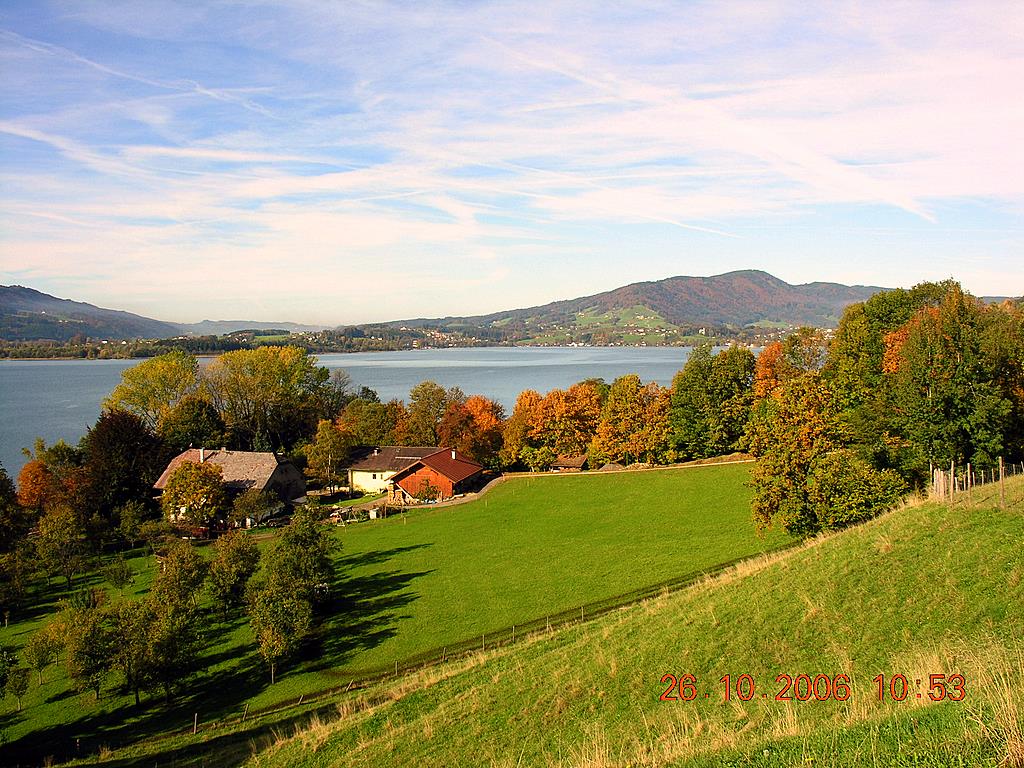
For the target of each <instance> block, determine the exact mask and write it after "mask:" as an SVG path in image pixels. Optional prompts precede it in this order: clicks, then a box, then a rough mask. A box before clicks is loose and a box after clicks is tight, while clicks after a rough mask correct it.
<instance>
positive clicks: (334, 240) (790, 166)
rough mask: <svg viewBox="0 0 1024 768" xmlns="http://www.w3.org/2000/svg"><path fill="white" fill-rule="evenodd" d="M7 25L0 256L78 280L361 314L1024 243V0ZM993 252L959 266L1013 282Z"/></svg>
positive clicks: (40, 16)
mask: <svg viewBox="0 0 1024 768" xmlns="http://www.w3.org/2000/svg"><path fill="white" fill-rule="evenodd" d="M5 26H6V27H7V30H4V31H0V56H2V57H3V59H2V61H3V66H4V68H5V72H6V73H7V74H8V76H7V77H6V78H5V81H4V85H3V86H2V87H3V89H4V95H5V98H4V99H3V101H2V102H0V103H2V104H3V106H2V107H0V153H2V158H3V161H2V162H3V166H2V168H0V201H2V205H3V213H0V231H2V232H3V235H0V237H2V238H3V239H2V240H0V268H2V269H3V270H4V271H7V272H12V273H13V271H14V269H19V270H31V271H32V272H31V273H32V274H34V275H43V276H48V277H45V279H44V280H43V281H42V283H41V285H42V287H43V288H47V287H50V288H53V289H54V290H64V291H65V292H66V293H67V292H69V291H71V290H72V289H75V288H79V287H82V286H87V287H88V289H89V291H90V293H89V294H88V295H81V296H78V295H76V296H75V297H76V298H85V299H93V300H97V301H101V300H102V301H105V302H106V303H108V304H115V305H122V304H126V302H130V300H131V297H130V296H129V297H127V298H126V299H125V300H121V299H122V295H124V294H128V293H133V294H134V295H135V296H137V297H139V298H137V299H136V303H135V304H134V305H132V308H134V309H147V306H143V305H142V304H143V303H146V304H147V305H148V307H149V309H148V311H150V313H151V314H158V315H162V316H166V317H168V318H172V319H178V318H180V319H190V318H192V319H194V318H198V317H200V316H209V315H210V314H211V312H212V310H211V309H210V306H211V305H216V306H217V307H219V308H220V310H221V311H223V312H224V313H225V314H239V313H240V312H241V313H244V310H245V309H246V308H247V307H251V306H253V303H252V297H253V296H255V295H260V296H266V297H267V298H265V299H264V301H265V304H263V305H261V306H265V307H266V308H267V311H272V308H273V307H274V306H279V307H281V308H282V310H283V309H286V308H287V309H289V310H291V309H293V308H294V307H296V306H299V307H304V311H306V312H307V314H306V315H305V316H304V317H301V318H300V317H296V318H295V319H308V320H322V321H328V322H351V321H356V320H366V319H379V318H385V317H401V316H405V315H436V314H446V313H463V312H465V313H471V312H483V311H487V310H491V309H495V308H497V307H500V306H510V305H522V304H528V303H532V302H541V301H547V300H551V299H556V298H564V297H566V296H570V295H579V294H582V293H587V292H591V291H596V290H601V289H606V288H610V287H614V286H616V285H619V284H622V283H624V282H628V281H630V280H632V279H654V278H658V277H664V276H667V275H669V274H678V273H697V274H709V273H713V272H719V271H724V270H726V269H730V268H743V267H752V266H756V267H761V268H765V269H768V270H769V271H774V272H776V273H777V274H779V275H780V276H782V277H784V278H788V279H791V280H794V281H799V280H813V279H842V280H846V281H848V282H861V283H874V284H895V283H896V281H898V280H899V281H902V280H904V279H905V277H906V275H907V274H916V275H917V276H918V277H919V278H920V279H924V278H931V277H945V276H948V273H949V272H950V271H951V270H950V267H949V265H950V263H956V262H957V259H958V256H957V253H958V252H963V253H973V254H977V253H979V252H981V251H984V252H985V253H986V254H989V256H988V257H987V258H991V259H994V260H995V261H996V263H997V264H998V263H999V260H1000V259H1003V260H1004V261H1003V263H1004V264H1005V265H1007V266H1012V265H1014V264H1019V261H1020V259H1021V258H1022V256H1024V249H1022V247H1021V240H1020V228H1021V210H1022V203H1024V154H1022V153H1021V152H1020V151H1019V150H1018V149H1017V145H1018V143H1019V139H1018V138H1017V137H1018V136H1019V135H1020V134H1021V133H1024V115H1022V110H1020V108H1019V106H1018V105H1017V103H1016V100H1015V98H1014V94H1015V89H1016V87H1017V86H1016V84H1017V83H1019V82H1020V81H1022V80H1024V42H1022V40H1021V37H1020V35H1019V34H1016V33H1015V32H1014V30H1015V29H1020V28H1021V26H1024V18H1022V11H1021V7H1020V6H1019V4H1016V3H996V2H992V3H988V4H985V3H981V4H971V5H970V7H969V8H967V7H966V6H956V7H953V6H950V7H943V8H940V9H936V7H935V6H934V5H932V4H928V3H921V4H918V3H913V2H910V3H901V4H900V5H898V6H892V5H891V4H874V3H867V4H863V3H856V4H846V3H836V4H826V5H824V6H821V7H818V6H814V7H811V6H806V5H805V4H796V3H787V2H777V3H763V2H753V3H749V4H741V3H699V4H682V5H680V4H675V3H660V2H652V3H649V4H645V5H644V6H642V7H640V6H623V7H603V8H600V9H598V8H597V7H596V6H593V5H592V4H589V3H572V2H567V3H558V2H556V3H546V4H544V5H543V6H537V5H536V4H530V5H529V7H528V8H527V6H525V5H523V4H520V3H514V2H513V3H481V4H474V5H471V6H468V7H462V8H459V9H455V8H454V7H449V6H446V5H443V4H442V5H435V4H428V5H416V6H410V5H407V4H402V5H393V4H389V3H380V4H378V3H364V4H355V3H345V4H321V3H316V2H309V3H283V4H278V3H275V2H257V3H251V4H241V5H239V4H211V5H203V6H191V5H185V6H182V5H179V4H175V3H170V2H158V1H154V2H140V3H139V4H138V5H137V7H135V8H134V12H133V14H130V15H129V14H124V13H121V12H119V11H117V12H115V10H113V9H112V7H111V6H109V5H107V4H104V3H92V2H69V3H68V4H66V5H64V6H63V12H62V13H60V14H51V13H50V12H48V11H47V10H46V8H45V7H44V6H37V5H36V4H32V3H28V2H24V3H23V4H17V7H16V8H15V9H14V12H11V13H8V14H7V15H6V17H5ZM961 231H962V232H965V233H968V232H969V233H972V234H973V236H974V238H975V241H976V242H974V243H973V244H972V245H971V247H969V248H968V247H967V246H966V245H965V244H966V243H967V240H968V238H969V235H967V234H964V235H963V236H962V237H961V236H950V233H951V232H961ZM851 233H852V234H851ZM857 233H860V236H858V234H857ZM957 249H960V251H958V250H957ZM627 261H628V266H626V265H624V262H627ZM897 262H899V264H900V266H899V269H898V270H897V269H896V267H895V265H896V263H897ZM985 264H986V266H985V268H984V269H982V268H981V267H980V266H979V267H978V268H977V270H975V271H972V270H974V268H973V267H972V262H971V260H970V259H966V258H964V259H963V266H962V268H961V269H960V270H957V271H958V273H960V274H959V275H958V276H960V277H962V279H964V281H965V283H966V284H967V286H968V287H969V288H973V289H974V290H976V291H978V292H988V293H992V292H995V291H994V290H993V289H994V288H995V287H996V285H993V284H992V277H991V276H992V275H993V274H995V273H997V272H998V269H993V268H992V266H991V262H989V261H986V262H985ZM182 265H185V266H184V267H183V266H182ZM938 265H941V269H942V274H934V273H933V271H932V270H935V269H938V268H939V266H938ZM858 270H859V271H858ZM1004 271H1006V270H1004ZM1009 272H1012V273H1017V272H1019V270H1013V269H1010V270H1009ZM98 274H103V275H109V276H111V280H112V282H110V283H109V285H108V284H104V283H102V282H101V281H96V280H93V279H92V278H91V277H87V275H93V276H94V275H98ZM76 276H77V277H76ZM114 276H116V279H115V277H114ZM972 276H974V277H973V278H972ZM972 279H976V280H977V284H976V285H974V284H972V283H971V280H972ZM324 286H332V287H333V291H334V294H333V295H335V296H336V297H337V300H336V301H326V300H325V301H319V302H318V303H315V304H311V303H309V302H302V301H301V300H299V299H297V298H295V297H296V296H300V295H302V294H303V292H305V291H310V290H315V292H316V293H317V295H326V294H330V290H326V289H325V288H324ZM446 287H447V288H446ZM1006 290H1009V289H1007V288H1006V287H1005V286H1003V287H1002V292H1005V291H1006ZM103 291H106V292H107V294H106V295H103ZM1011 292H1012V291H1011ZM1016 292H1024V285H1021V286H1019V287H1017V289H1016Z"/></svg>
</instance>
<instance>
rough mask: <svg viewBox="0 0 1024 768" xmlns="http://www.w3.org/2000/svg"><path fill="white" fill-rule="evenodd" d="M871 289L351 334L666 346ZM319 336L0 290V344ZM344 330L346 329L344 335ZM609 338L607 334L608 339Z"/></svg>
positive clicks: (821, 287) (813, 319)
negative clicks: (239, 334)
mask: <svg viewBox="0 0 1024 768" xmlns="http://www.w3.org/2000/svg"><path fill="white" fill-rule="evenodd" d="M883 290H887V289H885V288H881V287H878V286H866V285H853V286H850V285H842V284H839V283H823V282H814V283H805V284H803V285H790V284H789V283H787V282H785V281H783V280H780V279H779V278H777V277H774V276H773V275H770V274H768V273H767V272H762V271H759V270H741V271H737V272H728V273H725V274H722V275H713V276H711V277H683V276H680V277H669V278H666V279H664V280H656V281H650V282H641V283H632V284H630V285H626V286H623V287H621V288H616V289H614V290H611V291H606V292H603V293H597V294H594V295H591V296H583V297H580V298H576V299H570V300H566V301H555V302H552V303H549V304H544V305H540V306H535V307H527V308H524V309H511V310H505V311H501V312H494V313H491V314H488V315H475V316H469V317H443V318H417V319H413V320H395V321H391V322H387V323H373V324H366V325H364V326H355V327H356V328H370V327H373V328H378V329H380V328H388V329H399V328H400V329H403V330H405V329H418V330H425V331H428V332H439V333H452V334H461V335H463V336H468V337H475V338H478V339H481V340H484V341H490V342H495V341H505V342H509V341H523V342H531V341H532V342H537V343H560V342H566V341H581V340H582V341H587V342H590V341H594V342H596V343H600V342H601V341H602V340H605V341H607V340H608V339H610V338H613V337H614V338H615V339H616V340H617V341H625V342H631V341H632V342H636V341H644V342H648V343H650V342H651V341H653V342H655V343H657V341H659V340H663V341H672V340H674V339H676V338H678V337H679V336H680V335H687V334H692V333H695V332H698V331H699V329H701V328H708V329H720V330H723V329H724V330H727V331H737V330H742V329H744V328H749V327H751V326H759V327H763V328H764V327H767V328H786V327H796V326H801V325H810V326H815V327H820V328H829V327H835V325H836V324H837V323H838V321H839V318H840V316H841V315H842V313H843V310H844V309H845V308H846V307H847V306H849V305H850V304H853V303H855V302H858V301H864V300H866V299H867V298H868V297H870V296H872V295H873V294H875V293H877V292H879V291H883ZM271 328H272V329H281V330H282V331H285V332H292V333H298V332H305V331H315V330H321V329H322V328H323V326H311V325H300V324H296V323H287V322H273V323H270V322H260V321H253V320H238V321H233V320H204V321H202V322H199V323H185V324H182V323H169V322H164V321H161V320H154V319H152V318H148V317H143V316H141V315H136V314H132V313H131V312H123V311H118V310H112V309H103V308H101V307H96V306H93V305H92V304H86V303H84V302H78V301H71V300H69V299H61V298H57V297H54V296H50V295H48V294H45V293H41V292H40V291H36V290H34V289H32V288H25V287H22V286H17V285H15V286H0V339H3V340H7V341H27V340H37V339H52V340H55V341H60V342H64V341H68V340H69V339H71V338H73V337H75V336H84V337H87V338H93V339H96V338H101V339H134V338H146V339H161V338H170V337H174V336H181V335H193V336H194V335H209V334H216V335H223V334H228V333H232V332H235V331H239V330H265V329H271ZM349 330H350V329H349ZM609 334H611V335H609Z"/></svg>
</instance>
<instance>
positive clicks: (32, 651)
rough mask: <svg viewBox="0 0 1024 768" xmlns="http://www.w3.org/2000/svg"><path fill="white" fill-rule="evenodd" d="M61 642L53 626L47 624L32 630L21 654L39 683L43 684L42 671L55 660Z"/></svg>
mask: <svg viewBox="0 0 1024 768" xmlns="http://www.w3.org/2000/svg"><path fill="white" fill-rule="evenodd" d="M60 647H61V642H60V640H59V639H58V637H57V635H56V632H55V630H54V626H53V625H52V624H47V625H46V626H44V627H43V628H42V629H37V630H36V631H35V632H33V633H32V634H31V635H30V636H29V638H28V641H27V642H26V643H25V647H24V648H22V651H21V655H22V658H24V659H25V663H26V664H28V666H29V668H30V669H34V670H35V671H36V674H37V675H38V676H39V685H42V684H43V671H44V670H45V669H46V668H47V667H48V666H50V665H51V664H53V662H55V661H56V660H57V653H58V652H59V651H60Z"/></svg>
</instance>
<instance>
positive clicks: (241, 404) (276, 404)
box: [203, 346, 330, 451]
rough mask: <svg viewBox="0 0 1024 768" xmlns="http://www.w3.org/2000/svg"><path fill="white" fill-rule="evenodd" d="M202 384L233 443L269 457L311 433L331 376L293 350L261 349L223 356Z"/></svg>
mask: <svg viewBox="0 0 1024 768" xmlns="http://www.w3.org/2000/svg"><path fill="white" fill-rule="evenodd" d="M203 378H204V382H205V384H206V388H207V390H208V391H209V393H210V396H211V397H212V400H213V403H214V405H215V406H216V408H217V410H218V412H219V413H220V414H221V416H222V417H223V419H224V421H225V423H226V424H227V426H228V428H229V429H230V431H231V434H232V437H233V441H234V442H235V443H236V444H238V445H241V446H244V447H245V448H247V449H250V450H263V451H269V450H274V449H276V448H279V447H281V448H290V447H291V446H292V445H293V444H294V443H295V442H296V441H297V440H298V439H299V438H301V437H304V436H307V435H310V434H312V433H313V431H314V430H315V429H316V424H317V421H318V420H319V418H320V416H321V415H322V413H323V409H322V405H323V399H324V397H325V396H326V395H325V390H326V389H327V388H328V387H329V379H330V373H329V372H328V370H327V369H326V368H323V367H320V366H318V365H317V364H316V358H314V357H312V356H310V355H309V354H308V353H306V352H305V350H302V349H299V348H298V347H275V346H265V347H257V348H256V349H241V350H236V351H233V352H225V353H224V354H222V355H220V356H219V357H218V358H217V359H216V360H214V361H213V362H212V363H210V365H209V366H208V367H207V368H206V370H205V372H204V377H203Z"/></svg>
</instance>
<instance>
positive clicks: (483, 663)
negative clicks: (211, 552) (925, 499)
mask: <svg viewBox="0 0 1024 768" xmlns="http://www.w3.org/2000/svg"><path fill="white" fill-rule="evenodd" d="M1007 491H1008V499H1007V500H1008V505H1007V508H1006V509H999V508H997V505H996V501H997V494H996V493H995V491H994V489H992V488H989V489H984V490H980V489H979V490H976V492H975V499H974V501H975V504H974V505H973V506H972V507H967V506H965V505H963V504H962V503H961V504H957V505H956V506H954V507H950V506H948V505H943V504H939V503H922V504H918V505H914V506H910V507H907V508H905V509H901V510H898V511H896V512H893V513H891V514H889V515H886V516H884V517H883V518H880V519H878V520H876V521H873V522H871V523H868V524H866V525H863V526H860V527H857V528H854V529H851V530H849V531H847V532H844V533H840V534H836V535H832V536H829V537H826V538H822V539H819V540H813V541H811V542H809V543H808V544H806V545H804V546H801V547H800V548H798V549H795V550H788V551H786V552H783V553H776V554H772V555H767V556H765V557H764V558H762V559H761V560H760V561H756V562H747V563H744V564H740V565H739V566H737V567H736V568H734V569H730V570H729V571H727V572H726V573H724V574H721V575H719V576H717V577H712V578H708V579H707V580H705V581H703V582H702V583H700V584H699V585H696V586H694V587H692V588H689V589H686V590H683V591H681V592H677V593H673V594H666V595H663V596H659V597H656V598H653V599H650V600H647V601H644V602H642V603H639V604H634V605H631V606H629V607H626V608H623V609H621V610H618V611H615V612H613V613H610V614H607V615H605V616H603V617H601V618H599V619H596V620H595V621H592V622H585V623H581V624H578V625H575V626H572V627H568V628H564V629H561V630H558V631H555V632H552V633H543V634H541V635H539V636H535V637H532V638H530V639H529V640H527V641H526V642H524V643H521V644H519V645H516V646H511V647H507V648H502V649H495V650H494V651H491V652H485V653H481V654H478V655H477V656H476V657H474V658H473V659H469V660H460V661H459V662H457V663H450V664H448V665H443V666H440V667H435V668H432V669H428V670H424V671H422V672H419V673H416V674H413V675H409V676H407V677H404V678H401V679H397V680H393V681H389V682H388V683H386V684H381V685H380V686H377V687H376V688H373V689H371V690H369V691H366V692H363V693H360V694H359V695H358V696H350V697H347V698H342V699H340V700H339V701H338V702H337V704H336V706H335V707H334V709H333V711H332V712H330V713H326V712H325V711H324V710H321V711H320V712H318V713H316V714H315V715H314V716H313V717H312V719H311V720H309V721H308V722H306V723H305V725H303V726H301V727H298V728H297V729H296V734H295V735H294V736H292V737H290V738H285V737H282V735H281V730H280V729H279V730H278V733H277V734H276V735H274V734H268V735H266V736H265V737H264V739H263V741H262V742H261V743H260V744H257V746H258V747H259V746H262V747H263V749H262V750H261V751H258V752H257V753H256V754H255V755H254V756H253V757H252V758H251V759H250V760H249V762H248V763H247V764H248V765H249V766H252V768H256V767H257V766H258V767H259V768H276V767H277V766H300V767H301V768H314V767H319V766H345V765H351V766H376V765H418V766H434V765H436V766H519V765H530V766H594V767H605V766H662V765H680V766H684V765H685V766H709V767H710V766H764V767H766V768H767V767H769V766H780V767H781V766H793V765H827V766H865V765H866V766H899V767H903V766H908V767H909V766H991V767H992V768H996V766H1002V767H1004V768H1008V767H1012V766H1016V767H1018V768H1019V766H1021V765H1024V643H1022V638H1024V481H1022V479H1014V481H1012V482H1008V483H1007ZM666 673H671V674H674V675H677V676H679V675H683V674H692V675H694V676H695V677H696V679H697V693H698V695H697V697H696V698H695V700H693V701H660V700H659V696H660V695H661V694H662V692H663V691H664V690H665V688H666V685H664V684H662V682H661V681H662V676H663V675H664V674H666ZM744 673H746V674H749V675H751V677H752V679H753V680H754V682H755V685H756V688H755V693H756V695H755V696H754V697H753V698H752V699H751V700H750V701H749V702H743V701H739V700H738V699H737V697H736V696H735V694H734V695H733V697H732V700H731V701H730V702H728V703H726V702H724V701H723V693H722V687H723V686H722V684H721V683H720V682H719V679H720V678H721V677H722V676H723V675H726V674H728V675H731V676H732V678H733V680H735V679H736V678H737V677H738V676H739V675H741V674H744ZM783 673H787V674H790V675H792V676H794V677H795V676H796V675H798V674H802V673H803V674H808V675H810V676H814V675H816V674H824V675H828V676H830V677H834V676H836V675H837V674H840V673H842V674H847V675H849V676H850V678H851V680H852V686H851V687H852V692H851V695H850V697H849V699H848V700H846V701H842V702H838V701H834V700H831V699H829V700H826V701H816V700H811V701H797V700H793V701H776V700H775V699H774V696H775V693H776V692H778V691H779V689H780V685H779V684H777V683H775V678H776V676H777V675H779V674H783ZM954 673H957V674H961V675H963V677H964V680H965V683H964V692H965V696H964V698H963V700H962V701H959V702H954V701H949V700H946V701H941V702H932V701H930V700H929V698H928V696H927V691H928V682H927V681H928V676H929V675H932V674H943V675H951V674H954ZM878 674H884V675H885V676H886V679H887V680H888V679H889V678H890V677H891V676H893V675H896V674H903V675H905V676H906V677H907V679H908V680H909V683H910V692H909V695H908V696H907V698H906V700H904V701H899V702H897V701H892V700H891V698H890V697H888V696H887V700H886V701H879V700H878V694H877V691H876V690H875V683H874V682H873V678H874V677H875V676H876V675H878ZM917 680H922V684H921V685H918V684H917V683H916V681H917ZM762 693H764V694H767V698H763V697H762V696H761V694H762ZM918 693H921V694H922V696H921V697H920V698H918V696H917V694H918ZM704 694H707V698H705V697H704Z"/></svg>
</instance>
